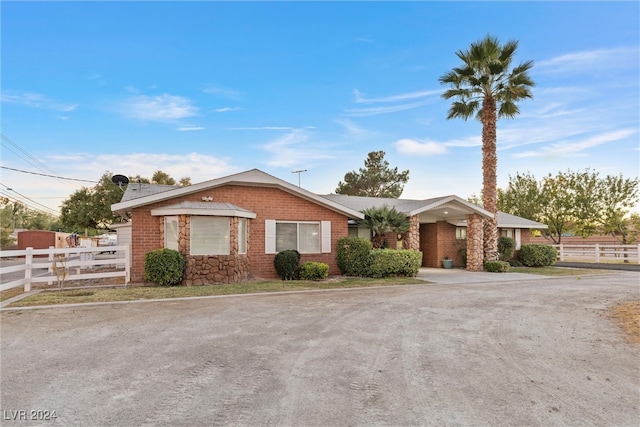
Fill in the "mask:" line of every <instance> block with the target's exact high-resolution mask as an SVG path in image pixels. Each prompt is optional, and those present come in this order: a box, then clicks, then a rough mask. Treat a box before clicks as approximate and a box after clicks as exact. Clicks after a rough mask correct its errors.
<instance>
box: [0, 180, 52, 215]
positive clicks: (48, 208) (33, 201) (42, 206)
mask: <svg viewBox="0 0 640 427" xmlns="http://www.w3.org/2000/svg"><path fill="white" fill-rule="evenodd" d="M0 185H2V186H3V187H5V188H6V190H7V191H13V192H14V193H16V194H17V195H18V196H20V197H22V198H23V199H25V200H28V201H30V202H31V203H33V204H35V205H38V206H41V207H40V208H37V207H33V205H32V208H33V209H36V210H39V211H43V209H44V212H47V211H50V212H52V213H53V214H54V215H58V212H57V211H55V210H54V209H51V208H50V207H48V206H45V205H43V204H42V203H38V202H36V201H35V200H32V199H30V198H28V197H27V196H25V195H24V194H20V193H18V192H17V191H16V190H14V189H13V188H11V187H8V186H6V185H4V184H3V183H1V182H0ZM5 194H6V195H7V196H8V197H11V195H9V194H8V193H6V192H5ZM11 198H13V199H15V197H11ZM16 200H17V199H16ZM18 201H19V202H21V203H24V204H27V203H25V202H23V201H21V200H18ZM47 213H49V212H47Z"/></svg>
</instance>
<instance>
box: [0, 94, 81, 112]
mask: <svg viewBox="0 0 640 427" xmlns="http://www.w3.org/2000/svg"><path fill="white" fill-rule="evenodd" d="M0 96H1V99H2V102H6V103H7V104H17V105H25V106H27V107H32V108H40V109H44V110H53V111H61V112H65V113H68V112H71V111H74V110H75V109H76V108H78V105H77V104H67V103H63V102H59V101H55V100H53V99H50V98H48V97H46V96H44V95H42V94H40V93H34V92H21V93H17V92H11V91H5V92H3V93H2V95H0Z"/></svg>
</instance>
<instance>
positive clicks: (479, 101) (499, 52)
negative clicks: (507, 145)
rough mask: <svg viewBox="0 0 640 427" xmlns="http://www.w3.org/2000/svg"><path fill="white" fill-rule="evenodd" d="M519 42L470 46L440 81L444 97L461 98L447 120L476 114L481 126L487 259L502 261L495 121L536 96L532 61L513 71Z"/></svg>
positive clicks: (488, 41) (489, 39)
mask: <svg viewBox="0 0 640 427" xmlns="http://www.w3.org/2000/svg"><path fill="white" fill-rule="evenodd" d="M517 48H518V42H517V41H515V40H512V41H509V42H507V43H505V44H504V45H500V42H499V40H498V39H497V38H496V37H492V36H486V37H485V38H484V39H481V40H479V41H477V42H476V43H471V47H470V48H469V50H467V51H466V52H465V51H458V52H456V55H457V56H458V58H460V59H461V60H462V62H463V65H462V66H461V67H456V68H454V69H453V70H451V71H449V72H447V73H445V74H444V75H443V76H442V77H440V79H439V81H440V83H441V84H443V85H448V86H449V87H450V88H449V89H447V90H446V91H445V92H444V93H443V94H442V97H443V98H444V99H450V98H457V100H456V101H454V102H453V104H451V108H449V113H448V115H447V119H452V118H461V119H464V120H467V119H468V118H469V117H471V116H474V115H475V117H476V118H477V119H478V120H480V122H481V123H482V181H483V182H482V202H483V204H484V208H485V209H486V210H488V211H489V212H491V213H493V219H492V220H489V221H485V225H484V259H485V261H490V260H497V259H498V220H497V204H498V202H497V184H496V183H497V175H496V168H497V163H498V158H497V155H496V121H497V119H498V118H503V117H506V118H513V117H515V116H516V115H518V114H519V113H520V110H519V108H518V106H517V105H516V102H517V101H520V100H523V99H526V98H533V96H532V94H531V90H530V89H531V87H533V86H535V83H534V82H533V80H532V79H531V77H529V74H528V71H529V69H530V68H531V67H532V66H533V61H526V62H523V63H521V64H520V65H518V66H517V67H515V68H513V69H511V62H512V60H513V57H514V54H515V52H516V49H517Z"/></svg>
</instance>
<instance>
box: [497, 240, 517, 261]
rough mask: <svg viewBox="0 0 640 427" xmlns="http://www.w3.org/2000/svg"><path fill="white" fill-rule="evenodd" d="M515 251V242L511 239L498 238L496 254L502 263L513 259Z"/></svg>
mask: <svg viewBox="0 0 640 427" xmlns="http://www.w3.org/2000/svg"><path fill="white" fill-rule="evenodd" d="M515 251H516V241H515V239H513V238H511V237H498V253H499V254H500V259H501V260H502V261H507V260H510V259H511V258H513V254H514V253H515Z"/></svg>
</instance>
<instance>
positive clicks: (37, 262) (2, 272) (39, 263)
mask: <svg viewBox="0 0 640 427" xmlns="http://www.w3.org/2000/svg"><path fill="white" fill-rule="evenodd" d="M106 251H108V252H110V253H115V255H112V256H111V257H110V258H107V259H96V255H99V254H100V253H102V252H106ZM39 257H40V258H39ZM10 258H15V259H16V263H15V264H14V265H7V266H5V264H6V263H8V259H10ZM0 259H1V260H2V264H3V266H2V267H0V277H2V282H1V284H0V291H6V290H8V289H13V288H16V287H18V286H22V285H24V291H25V292H29V291H30V290H31V285H32V284H34V283H48V284H49V285H51V284H53V283H57V282H58V281H59V280H61V279H63V280H62V281H63V282H64V281H67V280H85V279H100V278H109V277H123V278H124V284H125V285H127V284H128V283H129V280H130V277H131V272H130V268H131V267H130V266H131V260H130V249H129V246H128V245H125V246H109V247H108V249H107V247H92V248H58V249H56V248H53V247H50V248H49V249H33V248H27V249H25V250H16V251H0ZM99 266H114V267H115V269H116V270H115V271H102V272H95V271H94V268H96V267H99ZM20 272H24V275H22V274H19V273H20Z"/></svg>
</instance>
